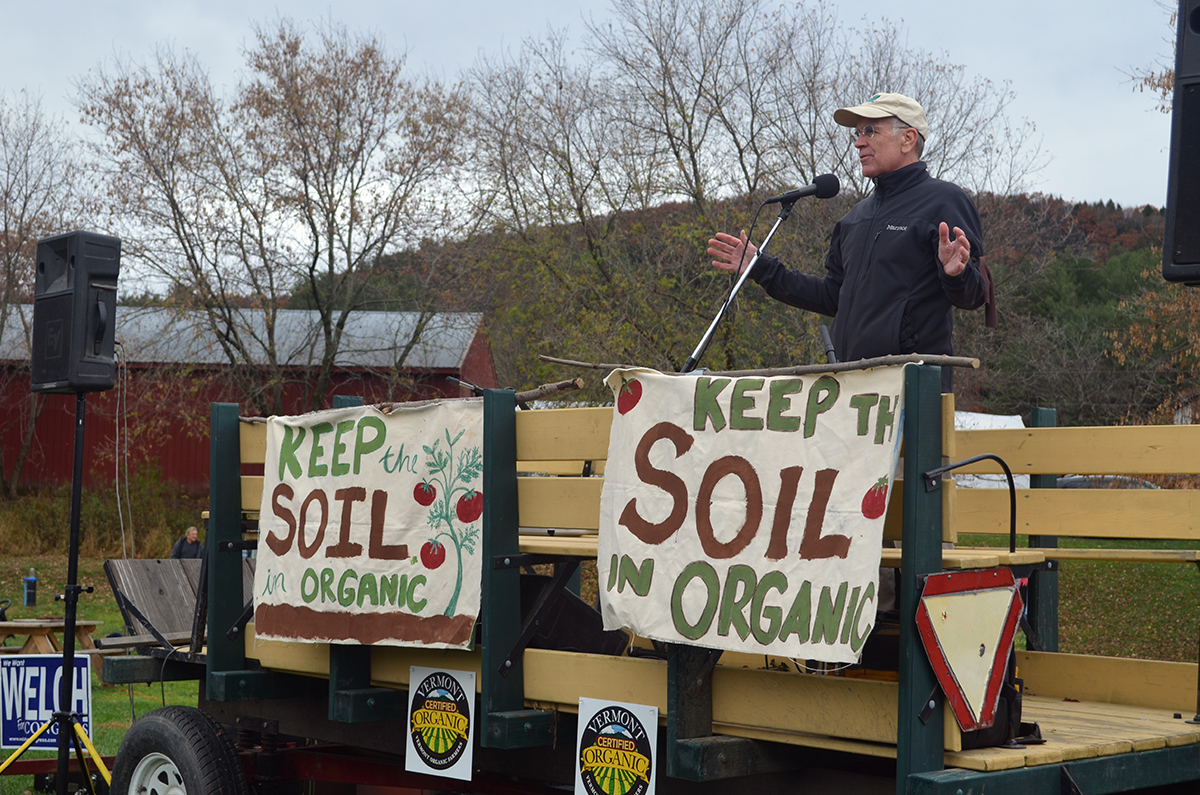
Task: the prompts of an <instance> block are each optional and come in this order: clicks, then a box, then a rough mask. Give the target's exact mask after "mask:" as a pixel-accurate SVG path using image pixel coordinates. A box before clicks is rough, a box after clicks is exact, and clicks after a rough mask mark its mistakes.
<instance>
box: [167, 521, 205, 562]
mask: <svg viewBox="0 0 1200 795" xmlns="http://www.w3.org/2000/svg"><path fill="white" fill-rule="evenodd" d="M199 536H200V532H199V531H198V530H196V528H195V527H189V528H188V529H187V533H185V534H184V536H183V538H181V539H179V540H178V541H176V542H175V546H173V547H172V548H171V559H172V560H183V559H187V558H199V557H200V556H202V555H203V554H204V545H203V544H201V543H200V538H199Z"/></svg>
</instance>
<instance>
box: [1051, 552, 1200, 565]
mask: <svg viewBox="0 0 1200 795" xmlns="http://www.w3.org/2000/svg"><path fill="white" fill-rule="evenodd" d="M1045 552H1046V557H1047V558H1050V559H1054V560H1115V561H1121V562H1125V563H1195V562H1196V561H1197V560H1200V551H1197V550H1194V549H1047V550H1045Z"/></svg>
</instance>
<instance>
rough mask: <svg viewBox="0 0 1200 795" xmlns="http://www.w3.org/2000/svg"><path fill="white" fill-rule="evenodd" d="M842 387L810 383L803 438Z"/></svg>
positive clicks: (823, 381)
mask: <svg viewBox="0 0 1200 795" xmlns="http://www.w3.org/2000/svg"><path fill="white" fill-rule="evenodd" d="M841 390H842V387H841V384H839V383H838V382H837V381H836V380H835V379H833V378H830V377H829V376H827V375H823V376H821V377H820V378H818V379H817V382H816V383H815V384H813V385H812V389H810V390H809V392H808V408H807V409H806V410H805V412H804V438H805V439H807V438H809V437H810V436H812V435H813V434H814V433H816V432H817V416H818V415H820V414H824V413H825V412H827V411H829V410H830V409H831V408H833V404H834V403H837V399H838V394H839V393H840V392H841ZM316 432H317V429H316V428H315V427H314V428H313V434H314V436H313V442H314V444H315V443H316V436H315V434H316Z"/></svg>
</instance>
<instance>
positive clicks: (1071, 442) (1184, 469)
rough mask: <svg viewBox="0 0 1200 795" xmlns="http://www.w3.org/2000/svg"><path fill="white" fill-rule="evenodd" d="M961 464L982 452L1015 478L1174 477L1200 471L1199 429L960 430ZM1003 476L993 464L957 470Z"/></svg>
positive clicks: (1173, 427) (959, 452)
mask: <svg viewBox="0 0 1200 795" xmlns="http://www.w3.org/2000/svg"><path fill="white" fill-rule="evenodd" d="M955 448H956V454H957V456H958V460H960V461H961V460H963V459H966V458H971V457H972V456H976V455H980V454H982V453H992V454H995V455H998V456H999V457H1000V458H1002V459H1004V461H1005V463H1007V464H1008V466H1009V468H1010V469H1012V471H1013V474H1020V475H1027V474H1032V475H1036V474H1042V475H1067V474H1071V475H1107V474H1121V475H1132V474H1153V475H1170V474H1179V473H1196V472H1200V425H1143V426H1124V427H1082V428H996V429H981V430H973V431H959V432H958V433H957V434H956V435H955ZM957 471H958V472H959V473H981V472H991V473H999V472H1002V471H1003V470H1002V469H1000V466H999V465H998V464H996V463H995V462H994V461H984V462H981V463H979V464H974V465H972V466H970V467H964V468H963V469H960V470H957Z"/></svg>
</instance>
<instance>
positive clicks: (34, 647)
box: [0, 618, 104, 673]
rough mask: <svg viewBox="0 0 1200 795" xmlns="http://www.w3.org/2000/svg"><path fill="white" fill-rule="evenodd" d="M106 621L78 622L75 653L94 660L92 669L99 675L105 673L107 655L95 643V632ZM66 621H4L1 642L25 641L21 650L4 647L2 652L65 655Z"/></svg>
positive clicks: (38, 619) (28, 619)
mask: <svg viewBox="0 0 1200 795" xmlns="http://www.w3.org/2000/svg"><path fill="white" fill-rule="evenodd" d="M103 623H104V622H103V621H76V622H75V652H76V653H77V654H87V655H89V656H90V657H91V658H92V668H93V669H94V670H95V671H96V673H101V672H102V671H103V660H101V659H100V655H101V654H104V652H102V651H101V650H100V649H97V648H96V644H95V643H93V642H92V632H93V631H94V630H95V629H96V627H98V626H100V625H101V624H103ZM65 625H66V620H65V619H61V618H19V619H13V620H11V621H0V638H2V639H3V640H4V641H7V640H8V638H9V637H13V636H15V637H16V638H17V639H18V640H20V639H21V638H22V637H24V639H25V640H24V642H23V643H22V645H20V646H8V645H0V652H3V653H5V654H60V653H62V640H60V637H61V635H62V632H63V629H64V628H65Z"/></svg>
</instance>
